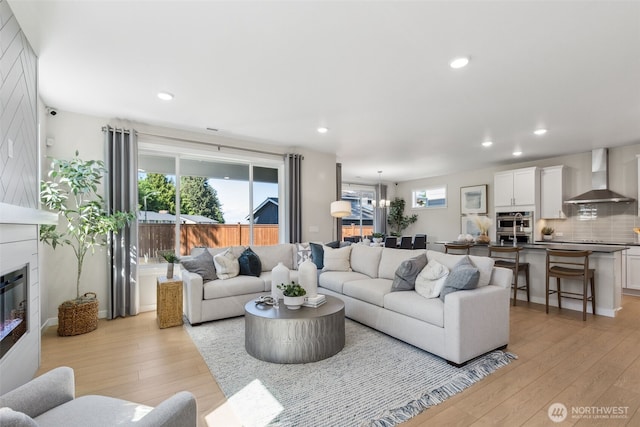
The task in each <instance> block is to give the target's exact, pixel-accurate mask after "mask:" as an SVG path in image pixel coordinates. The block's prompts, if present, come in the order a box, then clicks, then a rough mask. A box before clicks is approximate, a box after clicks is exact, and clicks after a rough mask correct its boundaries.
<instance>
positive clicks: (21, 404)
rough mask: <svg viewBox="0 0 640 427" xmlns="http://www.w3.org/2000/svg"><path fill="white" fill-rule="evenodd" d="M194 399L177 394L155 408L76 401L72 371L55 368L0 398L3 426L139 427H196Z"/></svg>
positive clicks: (106, 399) (97, 399) (110, 401)
mask: <svg viewBox="0 0 640 427" xmlns="http://www.w3.org/2000/svg"><path fill="white" fill-rule="evenodd" d="M197 416H198V411H197V408H196V399H195V397H194V396H193V395H192V394H191V393H189V392H186V391H182V392H179V393H177V394H174V395H173V396H171V397H170V398H168V399H166V400H165V401H163V402H162V403H160V405H158V406H156V407H155V408H151V407H149V406H145V405H140V404H137V403H133V402H129V401H126V400H121V399H116V398H113V397H106V396H82V397H79V398H77V399H76V398H75V383H74V376H73V369H71V368H67V367H61V368H56V369H53V370H51V371H49V372H47V373H45V374H43V375H41V376H39V377H37V378H34V379H33V380H31V381H29V382H28V383H26V384H24V385H22V386H20V387H18V388H16V389H15V390H12V391H10V392H8V393H7V394H5V395H3V396H0V426H3V427H4V426H7V427H23V426H25V427H26V426H29V427H37V426H65V427H73V426H83V427H101V426H105V427H107V426H109V427H111V426H136V427H143V426H149V427H152V426H153V427H188V426H196V425H197Z"/></svg>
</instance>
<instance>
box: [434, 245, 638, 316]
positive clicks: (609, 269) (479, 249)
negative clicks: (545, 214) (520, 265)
mask: <svg viewBox="0 0 640 427" xmlns="http://www.w3.org/2000/svg"><path fill="white" fill-rule="evenodd" d="M436 243H439V244H441V245H439V246H440V248H444V246H442V245H444V243H449V242H436ZM518 246H520V247H521V248H523V249H522V251H521V252H520V262H528V263H529V273H530V278H529V279H530V283H529V290H530V295H531V302H534V303H538V304H543V305H544V304H545V288H546V285H545V279H546V260H547V252H546V250H547V249H561V250H588V251H591V252H592V254H591V256H590V257H589V267H590V268H595V270H596V271H595V281H596V314H597V315H599V316H607V317H615V316H616V313H617V312H618V310H620V309H621V302H622V283H623V272H624V269H623V267H624V256H623V254H624V252H623V251H624V250H626V249H627V248H628V246H625V245H613V244H591V243H560V242H539V243H538V242H537V243H521V244H519V245H518ZM471 254H472V255H483V256H486V255H487V254H488V250H487V245H474V246H473V247H472V248H471ZM523 280H524V276H520V279H518V284H521V283H523V282H522V281H523ZM550 286H551V288H552V289H555V279H552V282H551V284H550ZM562 288H563V290H568V291H572V292H582V282H581V281H580V280H564V279H563V280H562ZM518 301H524V302H525V303H526V295H525V293H524V292H518ZM520 304H522V303H520ZM549 305H550V306H553V307H557V306H558V300H557V298H556V296H555V295H553V296H552V297H551V298H549ZM587 308H588V312H589V313H591V305H590V304H588V305H587ZM562 309H563V310H564V309H569V310H576V311H580V312H582V303H581V302H580V301H576V300H572V299H567V298H563V300H562Z"/></svg>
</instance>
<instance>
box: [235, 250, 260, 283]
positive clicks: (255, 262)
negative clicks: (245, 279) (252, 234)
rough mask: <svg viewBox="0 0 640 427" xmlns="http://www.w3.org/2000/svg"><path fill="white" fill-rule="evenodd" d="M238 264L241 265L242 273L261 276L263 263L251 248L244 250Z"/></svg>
mask: <svg viewBox="0 0 640 427" xmlns="http://www.w3.org/2000/svg"><path fill="white" fill-rule="evenodd" d="M238 264H239V265H240V274H241V275H243V276H256V277H260V273H261V272H262V263H261V262H260V257H258V255H256V253H255V252H253V251H252V250H251V248H247V249H245V250H244V252H242V254H241V255H240V256H239V257H238Z"/></svg>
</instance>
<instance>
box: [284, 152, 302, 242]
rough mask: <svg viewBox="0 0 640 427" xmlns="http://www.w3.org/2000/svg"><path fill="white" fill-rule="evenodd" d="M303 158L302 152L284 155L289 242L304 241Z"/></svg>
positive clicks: (286, 232) (287, 235)
mask: <svg viewBox="0 0 640 427" xmlns="http://www.w3.org/2000/svg"><path fill="white" fill-rule="evenodd" d="M302 160H304V157H303V156H302V155H301V154H289V153H288V154H285V155H284V175H285V180H286V182H285V189H286V191H285V195H286V204H285V206H286V216H285V217H286V224H285V227H286V230H285V235H286V239H287V241H288V242H289V243H298V242H301V241H302V172H301V171H302Z"/></svg>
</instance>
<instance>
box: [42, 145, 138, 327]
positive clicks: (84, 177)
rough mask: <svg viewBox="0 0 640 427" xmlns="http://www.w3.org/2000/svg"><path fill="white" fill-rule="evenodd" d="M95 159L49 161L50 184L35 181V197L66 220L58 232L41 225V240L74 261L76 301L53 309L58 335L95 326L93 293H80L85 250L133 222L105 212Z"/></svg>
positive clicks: (99, 167) (130, 215)
mask: <svg viewBox="0 0 640 427" xmlns="http://www.w3.org/2000/svg"><path fill="white" fill-rule="evenodd" d="M105 171H106V170H105V167H104V163H103V162H102V161H99V160H89V161H84V160H82V159H80V158H79V157H78V151H76V154H75V157H74V158H73V159H71V160H58V159H53V161H52V165H51V170H50V171H49V178H50V179H49V180H47V181H42V182H41V183H40V198H41V200H42V203H43V204H44V205H45V206H46V207H47V208H49V209H50V210H52V211H54V212H57V213H58V214H59V215H61V216H63V217H64V218H65V220H66V224H62V225H61V227H60V229H61V230H59V229H58V228H57V227H56V226H55V225H43V226H41V227H40V240H41V241H42V242H44V243H46V244H49V245H51V246H52V247H53V248H54V249H56V248H57V247H58V246H65V245H69V246H71V248H72V249H73V253H74V255H75V256H76V260H77V269H76V298H75V299H73V300H69V301H65V302H63V303H62V304H61V305H60V306H59V307H58V335H61V336H68V335H78V334H83V333H86V332H90V331H93V330H94V329H96V328H97V327H98V300H97V296H96V294H95V293H92V292H87V293H85V294H83V295H80V278H81V276H82V266H83V264H84V260H85V257H86V255H87V253H88V252H89V250H91V252H92V253H93V252H94V250H95V247H96V246H103V245H105V244H106V237H107V235H108V234H109V232H116V231H118V230H120V229H121V228H122V227H124V226H125V225H126V224H128V223H129V222H130V221H131V220H133V219H134V218H135V216H134V215H135V214H134V213H132V212H131V213H128V212H113V213H111V214H110V213H108V212H107V211H106V207H105V202H104V199H103V197H102V196H101V195H100V194H98V186H99V185H100V184H101V181H102V177H103V175H104V173H105Z"/></svg>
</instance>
